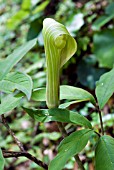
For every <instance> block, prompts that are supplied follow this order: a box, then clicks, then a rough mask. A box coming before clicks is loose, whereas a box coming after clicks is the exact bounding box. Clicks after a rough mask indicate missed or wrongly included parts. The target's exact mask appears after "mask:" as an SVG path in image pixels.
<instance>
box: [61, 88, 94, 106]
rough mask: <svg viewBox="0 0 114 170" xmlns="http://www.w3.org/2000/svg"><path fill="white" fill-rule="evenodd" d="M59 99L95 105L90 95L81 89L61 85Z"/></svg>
mask: <svg viewBox="0 0 114 170" xmlns="http://www.w3.org/2000/svg"><path fill="white" fill-rule="evenodd" d="M60 99H61V100H62V99H69V100H77V101H78V100H83V101H90V102H91V103H92V104H95V103H96V101H95V99H94V97H93V96H92V94H90V93H89V92H87V91H86V90H83V89H81V88H77V87H73V86H67V85H63V86H61V87H60Z"/></svg>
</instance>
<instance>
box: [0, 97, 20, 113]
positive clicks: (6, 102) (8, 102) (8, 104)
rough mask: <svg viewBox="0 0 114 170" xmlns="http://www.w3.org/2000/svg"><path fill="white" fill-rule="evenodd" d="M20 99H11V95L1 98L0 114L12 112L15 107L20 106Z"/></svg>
mask: <svg viewBox="0 0 114 170" xmlns="http://www.w3.org/2000/svg"><path fill="white" fill-rule="evenodd" d="M21 98H22V97H19V98H16V97H13V96H12V95H8V96H6V97H3V98H2V99H1V104H0V114H4V113H6V112H9V111H11V110H13V109H14V108H15V107H17V106H18V105H19V104H20V100H21Z"/></svg>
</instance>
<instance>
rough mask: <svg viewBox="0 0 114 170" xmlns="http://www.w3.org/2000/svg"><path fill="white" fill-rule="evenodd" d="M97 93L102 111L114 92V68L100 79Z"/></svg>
mask: <svg viewBox="0 0 114 170" xmlns="http://www.w3.org/2000/svg"><path fill="white" fill-rule="evenodd" d="M95 92H96V96H97V100H98V104H99V107H100V109H102V108H103V107H104V105H105V104H106V102H107V101H108V100H109V98H110V97H111V96H112V94H113V92H114V68H113V69H112V70H111V71H109V72H107V73H105V74H103V75H102V76H101V77H100V80H99V81H98V82H97V87H96V90H95Z"/></svg>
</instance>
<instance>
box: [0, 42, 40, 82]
mask: <svg viewBox="0 0 114 170" xmlns="http://www.w3.org/2000/svg"><path fill="white" fill-rule="evenodd" d="M36 42H37V39H33V40H31V41H28V42H27V43H25V44H23V45H22V46H21V47H19V48H17V49H16V50H14V52H13V53H12V54H10V55H9V56H8V57H7V58H6V59H4V60H3V61H0V80H2V79H3V78H4V77H5V76H6V75H7V73H9V71H10V70H11V69H12V68H13V66H14V65H15V64H17V63H18V62H19V61H20V60H21V59H22V58H23V57H24V55H25V54H26V53H27V52H28V51H29V50H30V49H31V48H33V47H34V46H35V45H36Z"/></svg>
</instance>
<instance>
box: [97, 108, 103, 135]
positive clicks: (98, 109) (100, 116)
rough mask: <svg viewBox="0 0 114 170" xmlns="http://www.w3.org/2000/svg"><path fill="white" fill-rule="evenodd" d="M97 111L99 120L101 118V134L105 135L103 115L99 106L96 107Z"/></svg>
mask: <svg viewBox="0 0 114 170" xmlns="http://www.w3.org/2000/svg"><path fill="white" fill-rule="evenodd" d="M96 109H97V111H98V113H99V118H100V124H101V133H102V135H104V128H103V121H102V115H101V110H100V108H99V106H98V105H96Z"/></svg>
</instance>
